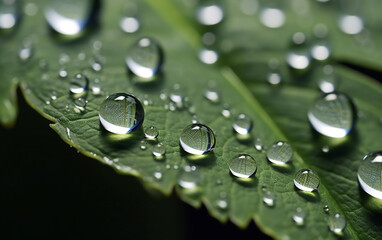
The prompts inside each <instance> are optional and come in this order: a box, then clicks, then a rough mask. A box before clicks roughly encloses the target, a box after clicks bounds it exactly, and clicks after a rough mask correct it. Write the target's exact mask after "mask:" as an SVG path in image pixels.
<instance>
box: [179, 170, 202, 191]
mask: <svg viewBox="0 0 382 240" xmlns="http://www.w3.org/2000/svg"><path fill="white" fill-rule="evenodd" d="M200 181H201V176H200V173H199V171H197V170H192V169H191V167H190V166H185V167H184V168H182V169H181V170H180V171H179V175H178V185H179V186H180V187H182V188H185V189H194V188H196V187H197V186H198V185H199V184H200Z"/></svg>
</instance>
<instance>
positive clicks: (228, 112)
mask: <svg viewBox="0 0 382 240" xmlns="http://www.w3.org/2000/svg"><path fill="white" fill-rule="evenodd" d="M221 114H222V115H223V117H225V118H229V117H231V110H229V108H228V107H223V109H222V111H221Z"/></svg>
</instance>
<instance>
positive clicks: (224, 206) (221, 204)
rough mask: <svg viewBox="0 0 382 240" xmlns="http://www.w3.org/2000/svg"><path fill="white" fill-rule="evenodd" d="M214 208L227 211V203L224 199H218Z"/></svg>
mask: <svg viewBox="0 0 382 240" xmlns="http://www.w3.org/2000/svg"><path fill="white" fill-rule="evenodd" d="M216 206H217V207H218V208H219V209H221V210H227V208H228V202H227V200H225V199H219V200H217V201H216Z"/></svg>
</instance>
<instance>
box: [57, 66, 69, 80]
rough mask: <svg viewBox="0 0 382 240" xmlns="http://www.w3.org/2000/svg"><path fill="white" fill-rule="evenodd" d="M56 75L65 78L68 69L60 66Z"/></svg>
mask: <svg viewBox="0 0 382 240" xmlns="http://www.w3.org/2000/svg"><path fill="white" fill-rule="evenodd" d="M58 76H59V77H60V78H67V77H68V71H67V70H66V69H64V68H61V69H60V70H59V71H58Z"/></svg>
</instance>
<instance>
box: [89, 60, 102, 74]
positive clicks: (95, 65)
mask: <svg viewBox="0 0 382 240" xmlns="http://www.w3.org/2000/svg"><path fill="white" fill-rule="evenodd" d="M91 66H92V69H93V71H95V72H99V71H101V70H102V63H101V62H100V61H98V60H94V61H93V62H92V63H91Z"/></svg>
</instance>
